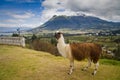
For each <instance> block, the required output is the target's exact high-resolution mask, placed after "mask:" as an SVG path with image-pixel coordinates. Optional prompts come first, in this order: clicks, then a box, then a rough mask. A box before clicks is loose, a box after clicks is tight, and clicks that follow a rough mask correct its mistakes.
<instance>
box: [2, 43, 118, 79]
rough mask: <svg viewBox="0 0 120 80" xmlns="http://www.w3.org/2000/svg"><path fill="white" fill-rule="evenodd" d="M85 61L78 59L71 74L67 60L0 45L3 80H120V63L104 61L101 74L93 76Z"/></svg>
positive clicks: (43, 53)
mask: <svg viewBox="0 0 120 80" xmlns="http://www.w3.org/2000/svg"><path fill="white" fill-rule="evenodd" d="M85 64H86V61H82V62H77V61H75V71H74V72H73V74H72V75H68V74H67V72H68V70H69V61H68V60H67V59H64V58H62V57H55V56H53V55H50V54H48V53H45V52H40V51H34V50H30V49H26V48H21V47H15V46H6V45H0V80H120V66H116V65H103V64H101V65H100V67H99V71H98V73H97V74H96V75H95V76H92V75H91V73H92V71H93V66H92V67H91V68H90V69H88V71H81V68H82V67H83V66H85ZM119 64H120V63H119Z"/></svg>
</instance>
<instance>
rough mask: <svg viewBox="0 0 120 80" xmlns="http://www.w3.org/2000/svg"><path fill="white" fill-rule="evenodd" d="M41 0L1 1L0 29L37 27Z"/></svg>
mask: <svg viewBox="0 0 120 80" xmlns="http://www.w3.org/2000/svg"><path fill="white" fill-rule="evenodd" d="M42 1H43V0H1V1H0V27H24V26H25V27H37V26H39V25H40V24H41V22H40V16H41V12H42V10H43V9H44V7H42V5H41V3H42Z"/></svg>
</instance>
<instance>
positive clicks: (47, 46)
mask: <svg viewBox="0 0 120 80" xmlns="http://www.w3.org/2000/svg"><path fill="white" fill-rule="evenodd" d="M31 47H32V48H33V49H35V50H38V51H45V52H49V53H51V54H53V55H56V56H58V55H60V54H59V53H58V51H57V48H56V46H55V45H52V44H51V43H49V42H45V41H41V40H39V39H36V40H34V41H33V42H32V44H31Z"/></svg>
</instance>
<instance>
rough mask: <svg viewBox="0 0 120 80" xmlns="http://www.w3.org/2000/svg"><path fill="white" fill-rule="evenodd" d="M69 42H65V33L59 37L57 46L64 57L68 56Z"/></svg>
mask: <svg viewBox="0 0 120 80" xmlns="http://www.w3.org/2000/svg"><path fill="white" fill-rule="evenodd" d="M69 47H70V46H69V44H66V43H65V42H64V38H63V35H61V37H60V38H59V39H58V44H57V48H58V51H59V53H60V54H61V55H62V56H63V57H65V58H66V57H68V55H67V54H66V53H68V52H69V49H70V48H69Z"/></svg>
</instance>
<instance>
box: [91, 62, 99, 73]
mask: <svg viewBox="0 0 120 80" xmlns="http://www.w3.org/2000/svg"><path fill="white" fill-rule="evenodd" d="M98 66H99V62H97V63H95V69H94V72H93V73H92V75H95V74H96V72H97V70H98Z"/></svg>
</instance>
